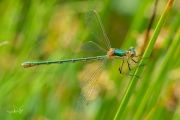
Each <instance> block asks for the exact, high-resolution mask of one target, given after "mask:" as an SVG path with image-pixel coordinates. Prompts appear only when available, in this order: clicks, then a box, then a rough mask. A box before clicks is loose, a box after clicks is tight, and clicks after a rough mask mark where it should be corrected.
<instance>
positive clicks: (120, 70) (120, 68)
mask: <svg viewBox="0 0 180 120" xmlns="http://www.w3.org/2000/svg"><path fill="white" fill-rule="evenodd" d="M123 64H124V57H122V64H121V66H120V67H119V72H120V74H124V75H129V76H135V77H137V78H140V77H139V76H137V75H134V74H129V73H124V72H122V67H123ZM129 65H130V64H129V63H128V67H129Z"/></svg>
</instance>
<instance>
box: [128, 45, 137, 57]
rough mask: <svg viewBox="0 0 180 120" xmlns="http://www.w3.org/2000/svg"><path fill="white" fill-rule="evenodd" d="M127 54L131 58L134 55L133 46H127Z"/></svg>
mask: <svg viewBox="0 0 180 120" xmlns="http://www.w3.org/2000/svg"><path fill="white" fill-rule="evenodd" d="M128 56H129V57H131V58H133V57H135V56H136V51H135V49H134V47H130V48H129V51H128Z"/></svg>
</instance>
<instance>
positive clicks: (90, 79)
mask: <svg viewBox="0 0 180 120" xmlns="http://www.w3.org/2000/svg"><path fill="white" fill-rule="evenodd" d="M106 61H107V59H104V60H103V61H97V62H96V63H95V64H94V65H93V66H91V67H90V68H89V69H88V70H87V71H86V72H85V74H84V76H83V77H82V79H81V87H82V89H81V95H80V97H79V98H78V102H77V111H78V112H81V111H82V110H83V109H84V108H85V107H86V106H87V105H88V104H89V101H90V98H91V96H92V94H93V92H94V88H95V86H96V83H97V81H98V79H99V77H100V75H101V73H102V70H103V68H104V65H105V63H106Z"/></svg>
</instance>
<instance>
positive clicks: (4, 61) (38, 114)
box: [0, 0, 180, 120]
mask: <svg viewBox="0 0 180 120" xmlns="http://www.w3.org/2000/svg"><path fill="white" fill-rule="evenodd" d="M154 2H155V1H152V0H133V1H132V0H84V1H82V0H44V1H43V0H30V1H28V0H24V1H23V0H1V1H0V119H1V120H25V119H27V120H28V119H29V120H72V119H73V120H76V119H77V120H112V119H113V118H114V116H115V114H116V112H117V109H118V107H119V105H120V103H121V100H122V98H123V95H124V93H125V91H126V89H127V86H128V84H129V82H130V80H131V77H129V76H126V75H122V74H120V73H119V71H118V68H119V66H120V64H121V62H122V61H121V60H109V61H108V62H107V64H106V67H105V69H104V70H103V73H102V75H101V77H100V79H99V82H98V84H97V86H96V89H95V92H94V94H93V96H92V100H91V102H90V104H89V106H88V107H87V108H86V109H85V110H84V111H83V112H81V113H77V111H76V105H77V99H78V97H79V95H80V91H81V89H80V85H79V80H80V79H81V76H82V75H83V73H84V71H85V70H87V69H88V67H89V66H91V65H92V63H93V62H79V63H78V62H77V63H67V64H61V65H44V66H37V67H32V68H23V67H22V66H21V64H22V62H25V61H46V60H59V59H69V58H78V57H88V56H95V55H101V53H100V54H89V53H84V52H82V51H81V50H80V46H81V45H82V44H83V43H84V42H86V41H88V40H92V41H96V40H94V38H93V37H92V36H91V35H90V34H89V32H88V31H87V29H86V26H85V23H84V15H85V13H86V12H87V11H88V10H90V9H95V10H96V11H97V12H98V13H99V15H100V18H101V20H102V23H103V25H104V28H105V31H106V33H107V36H108V38H109V39H110V42H111V46H112V47H114V48H120V49H123V50H127V49H129V47H130V46H134V47H135V48H136V50H137V53H140V54H141V53H143V52H141V50H142V48H143V42H144V40H145V39H144V38H145V33H146V30H147V28H148V24H149V22H150V19H151V16H152V13H153V9H154ZM166 3H167V0H159V2H158V5H157V11H156V17H155V20H154V23H153V25H152V27H151V30H150V36H151V35H152V33H153V30H154V28H155V26H156V25H157V22H158V20H159V18H160V16H161V14H162V12H163V9H164V8H165V5H166ZM179 5H180V3H179V2H178V1H177V0H175V3H174V4H173V7H172V9H171V12H170V14H169V16H168V18H167V20H166V23H165V24H164V27H163V28H162V31H161V33H160V35H159V37H158V40H157V42H156V44H155V46H154V50H153V52H152V54H151V56H150V57H149V61H148V64H147V65H146V66H145V70H144V72H143V74H142V76H141V77H142V79H140V80H139V81H138V84H137V86H136V89H135V91H134V94H133V95H132V96H131V100H130V102H129V104H128V106H127V107H126V109H125V112H124V114H123V117H122V119H123V120H132V119H134V120H140V119H145V118H147V117H149V118H150V119H153V120H159V119H164V120H170V119H173V120H178V119H179V118H180V106H179V96H180V81H179V80H180V74H179V73H180V62H179V54H180V51H179V50H180V44H176V46H175V49H174V50H173V51H172V52H171V53H170V55H171V56H170V58H169V59H168V62H167V64H166V63H165V62H164V61H165V60H166V57H167V56H166V55H167V53H168V51H169V50H170V49H171V47H172V46H171V44H172V43H173V42H174V41H175V40H176V41H179V39H180V38H179V34H180V32H179V31H180V30H179V31H178V29H180V28H179V22H180V13H179ZM177 43H179V42H177ZM124 71H125V72H129V71H128V69H127V66H125V67H124ZM133 72H134V71H132V72H131V73H133ZM14 110H16V111H14ZM21 110H22V112H21V113H19V112H17V111H21Z"/></svg>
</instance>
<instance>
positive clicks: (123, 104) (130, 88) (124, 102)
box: [114, 0, 174, 120]
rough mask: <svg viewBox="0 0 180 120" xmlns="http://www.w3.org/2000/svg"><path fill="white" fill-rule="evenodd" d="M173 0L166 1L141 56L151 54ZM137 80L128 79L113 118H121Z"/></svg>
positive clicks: (145, 61) (137, 72) (116, 119)
mask: <svg viewBox="0 0 180 120" xmlns="http://www.w3.org/2000/svg"><path fill="white" fill-rule="evenodd" d="M173 1H174V0H169V1H168V3H167V5H166V7H165V9H164V11H163V14H162V16H161V18H160V20H159V22H158V24H157V26H156V28H155V31H154V33H153V35H152V37H151V39H150V41H149V44H148V46H147V48H146V50H145V53H144V55H143V58H147V57H149V56H150V54H151V52H152V50H153V47H154V44H155V42H156V40H157V37H158V35H159V33H160V31H161V29H162V27H163V24H164V22H165V20H166V18H167V16H168V13H169V11H170V8H171V6H172V3H173ZM146 63H147V59H142V61H141V62H140V65H142V64H146ZM143 68H144V67H139V68H138V69H137V70H136V72H135V75H137V76H141V73H142V71H143ZM137 82H138V78H137V77H133V78H132V80H131V81H130V84H129V86H128V88H127V90H126V93H125V95H124V97H123V99H122V102H121V104H120V106H119V108H118V111H117V113H116V115H115V117H114V120H119V119H121V117H122V115H123V112H124V110H125V108H126V106H127V104H128V102H129V100H130V98H131V95H132V93H133V90H134V88H135V87H136V84H137Z"/></svg>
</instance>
